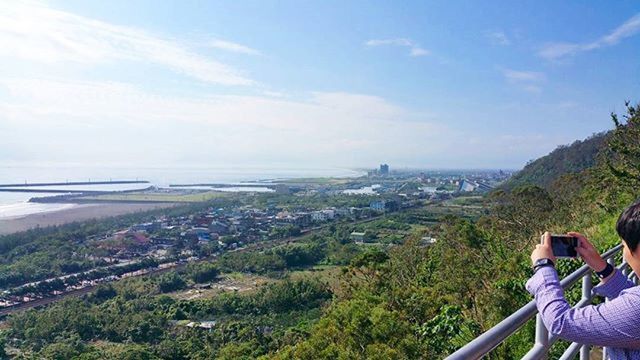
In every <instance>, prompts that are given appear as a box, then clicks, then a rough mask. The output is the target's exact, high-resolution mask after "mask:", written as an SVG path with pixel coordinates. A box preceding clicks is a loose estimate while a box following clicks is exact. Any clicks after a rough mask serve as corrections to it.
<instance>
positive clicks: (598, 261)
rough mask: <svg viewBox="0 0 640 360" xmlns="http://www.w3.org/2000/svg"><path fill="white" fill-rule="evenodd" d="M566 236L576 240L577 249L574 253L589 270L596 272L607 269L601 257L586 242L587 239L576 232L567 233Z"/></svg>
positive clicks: (587, 241)
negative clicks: (573, 237) (576, 253)
mask: <svg viewBox="0 0 640 360" xmlns="http://www.w3.org/2000/svg"><path fill="white" fill-rule="evenodd" d="M567 235H571V236H575V237H577V238H578V247H577V248H576V251H577V252H578V254H579V255H580V257H581V258H582V260H584V262H585V263H586V264H587V265H589V267H590V268H591V269H593V270H594V271H596V272H599V271H602V270H604V268H605V267H607V263H606V262H605V261H604V260H603V259H602V256H600V254H599V253H598V250H596V248H595V247H593V245H591V243H590V242H589V240H587V238H586V237H585V236H584V235H582V234H580V233H577V232H568V233H567Z"/></svg>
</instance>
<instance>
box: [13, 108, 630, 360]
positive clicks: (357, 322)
mask: <svg viewBox="0 0 640 360" xmlns="http://www.w3.org/2000/svg"><path fill="white" fill-rule="evenodd" d="M639 111H640V107H634V106H630V105H628V106H627V114H626V115H624V116H623V117H618V116H614V117H613V122H614V126H615V128H614V129H613V130H612V131H611V132H610V133H608V134H606V135H596V136H594V137H592V138H590V139H587V140H585V141H580V142H576V143H574V144H572V145H570V146H567V147H562V148H559V149H556V150H555V151H554V152H552V153H551V154H550V155H548V156H546V157H544V158H541V159H539V160H538V161H534V162H532V163H530V164H529V165H527V167H526V168H525V169H524V170H523V171H522V172H521V173H520V174H519V175H518V176H516V177H514V179H513V181H512V182H511V183H510V184H508V186H505V187H504V188H502V189H499V190H496V191H494V192H492V193H491V194H489V195H487V196H486V197H485V198H484V199H483V204H484V205H483V206H484V207H485V208H486V209H487V210H486V211H485V212H484V214H483V215H482V216H479V217H466V216H457V215H444V216H441V217H439V218H438V220H439V222H438V224H437V225H436V226H435V227H433V229H432V231H433V234H434V236H435V237H436V238H437V239H438V241H437V242H436V243H435V244H434V245H432V246H425V245H424V244H422V243H421V242H420V238H421V236H422V235H423V234H422V233H420V232H411V231H410V229H411V228H412V226H415V224H416V223H420V221H422V220H421V219H422V218H423V216H422V215H420V216H416V215H415V214H414V215H413V216H405V215H397V216H396V217H395V218H393V219H391V222H390V223H385V222H382V221H381V222H379V223H378V224H377V225H376V226H379V227H380V228H381V229H382V228H383V227H384V226H389V227H391V226H393V227H395V228H399V229H404V228H406V229H407V231H408V232H407V234H408V235H407V236H406V237H405V238H403V239H402V241H401V242H396V241H395V240H392V241H390V242H389V244H388V246H384V247H374V246H371V247H366V248H364V249H365V250H363V248H362V247H360V248H358V247H356V246H354V245H353V244H352V243H350V241H349V239H348V233H349V231H351V230H353V229H352V228H349V227H346V226H332V227H331V228H329V229H326V230H325V231H323V232H321V233H319V234H317V235H313V236H309V237H308V238H306V239H305V240H304V241H302V242H301V243H296V244H288V245H283V246H280V247H277V248H274V249H269V250H265V251H261V252H254V253H235V254H228V255H226V256H225V257H224V258H223V259H221V260H220V261H219V263H218V264H217V265H215V266H214V265H206V264H203V265H199V266H191V267H187V268H185V269H181V270H178V271H175V272H169V273H166V274H162V275H159V276H150V277H144V278H138V279H129V280H124V281H119V282H117V283H114V284H113V285H104V286H101V287H99V288H98V290H96V291H94V292H93V293H91V294H90V295H88V296H85V297H83V298H77V299H67V300H64V301H61V302H59V303H57V304H55V305H52V306H49V307H47V308H45V309H41V310H29V311H26V312H23V313H20V314H16V315H13V316H11V317H9V318H8V319H7V320H6V326H5V327H4V330H2V336H1V341H2V342H3V344H4V345H5V349H7V351H11V352H12V353H13V354H17V355H15V357H16V358H20V359H41V358H45V359H210V358H221V359H253V358H264V359H440V358H443V357H445V356H446V355H448V354H449V353H451V352H452V351H454V350H456V349H457V348H459V347H460V346H462V345H463V344H464V343H466V342H468V341H469V340H471V339H472V338H474V337H475V336H477V335H479V334H481V333H482V332H483V331H486V330H487V329H489V328H490V327H491V326H493V325H495V324H496V323H498V322H499V321H500V320H502V319H503V318H504V317H505V316H507V315H508V314H510V313H511V312H513V311H514V310H515V309H517V308H518V307H520V306H522V305H524V304H526V303H527V302H528V301H530V300H531V298H530V296H529V294H528V293H527V292H526V291H525V289H524V284H525V282H526V280H527V279H528V278H529V277H530V275H531V270H530V264H529V263H530V260H529V255H530V252H531V249H532V248H533V246H534V244H535V243H536V242H537V240H538V239H539V235H540V233H542V232H543V231H545V230H549V231H553V232H560V233H562V232H566V231H570V230H576V231H580V232H582V233H584V234H586V235H587V236H588V237H589V238H590V239H592V241H593V242H594V243H595V245H596V246H597V247H598V248H599V249H600V250H605V249H608V248H610V247H611V246H613V245H614V244H616V243H618V242H619V239H618V238H617V236H616V233H615V231H614V228H613V226H614V223H615V220H616V218H617V216H618V215H619V213H620V211H621V209H623V208H624V207H625V206H626V205H628V204H629V203H630V202H631V201H633V200H634V199H635V198H636V197H637V196H638V195H639V194H638V190H637V189H638V188H639V187H638V185H640V176H639V175H640V174H639V169H640V113H639ZM385 221H386V220H385ZM385 224H386V225H385ZM407 226H408V227H407ZM35 235H37V234H34V235H33V236H35ZM51 236H54V235H51ZM30 243H34V244H37V243H38V241H37V240H33V241H31V242H30ZM396 243H397V244H396ZM20 248H21V247H20V246H17V245H16V246H11V245H10V244H9V246H8V248H5V249H4V250H3V251H2V253H3V254H4V255H3V256H5V258H6V257H7V256H9V255H8V254H10V256H11V257H19V256H20V254H19V253H15V251H16V249H20ZM316 265H325V266H336V267H337V269H339V270H340V271H337V272H333V273H331V276H330V277H328V276H314V275H313V272H311V274H308V275H307V276H304V277H296V276H294V274H295V273H296V270H299V269H305V268H309V267H310V266H316ZM79 266H82V264H80V265H79ZM579 266H580V263H579V262H572V261H565V262H560V263H559V264H558V269H559V272H560V273H561V276H562V275H566V274H568V273H569V272H571V271H573V270H575V269H576V268H577V267H579ZM49 271H52V270H49ZM56 271H57V270H56ZM231 272H244V273H253V274H261V275H266V276H268V277H269V278H270V279H272V280H271V281H269V283H268V284H266V285H264V286H262V287H259V288H258V289H257V290H256V291H253V292H247V293H238V292H231V293H223V294H221V295H219V296H216V297H212V298H207V299H198V300H188V299H177V298H176V297H174V296H169V294H170V293H171V292H174V291H176V290H179V289H184V288H186V287H189V286H191V285H193V284H197V283H202V282H210V281H214V282H215V281H216V279H217V278H219V277H220V276H221V273H231ZM325 275H326V274H325ZM5 281H6V280H5ZM567 296H568V298H569V299H570V301H574V302H575V301H576V300H577V299H579V297H580V289H579V288H575V289H571V290H570V291H568V292H567ZM184 321H215V324H216V325H215V327H213V328H211V329H209V330H203V329H201V328H197V327H189V326H183V325H181V324H183V322H184ZM533 333H534V328H533V323H532V322H530V323H529V324H527V325H526V326H525V327H524V328H523V329H522V330H521V331H520V332H518V333H517V335H516V336H514V337H513V338H510V339H509V340H508V341H507V342H506V343H505V344H503V345H501V346H499V347H498V348H497V349H495V350H494V351H493V352H492V353H491V354H490V355H489V356H488V358H489V359H513V358H519V357H521V356H522V355H524V353H526V351H528V349H529V348H530V347H531V344H532V341H533ZM564 346H566V343H563V342H558V343H557V344H556V345H554V347H553V350H552V352H553V353H552V355H551V357H552V358H556V357H557V354H559V353H560V352H561V351H562V350H563V347H564Z"/></svg>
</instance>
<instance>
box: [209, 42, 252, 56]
mask: <svg viewBox="0 0 640 360" xmlns="http://www.w3.org/2000/svg"><path fill="white" fill-rule="evenodd" d="M209 45H210V46H211V47H213V48H216V49H221V50H226V51H231V52H237V53H241V54H246V55H260V54H261V53H260V51H258V50H256V49H252V48H250V47H248V46H244V45H240V44H238V43H234V42H231V41H225V40H220V39H216V40H213V41H211V43H210V44H209Z"/></svg>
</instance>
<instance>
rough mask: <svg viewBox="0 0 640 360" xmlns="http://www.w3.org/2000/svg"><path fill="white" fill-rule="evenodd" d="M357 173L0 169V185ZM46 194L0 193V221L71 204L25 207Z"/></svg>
mask: <svg viewBox="0 0 640 360" xmlns="http://www.w3.org/2000/svg"><path fill="white" fill-rule="evenodd" d="M362 174H363V173H362V172H360V171H356V170H352V169H345V168H305V169H301V168H278V167H238V166H206V167H205V166H202V167H114V166H104V167H103V166H79V165H46V166H33V165H24V166H23V165H0V184H24V183H38V182H48V183H49V182H77V181H86V182H90V181H109V180H147V181H149V182H150V183H149V184H118V185H75V186H55V187H39V189H52V188H55V189H69V190H70V191H73V190H83V189H84V190H114V191H115V190H132V189H141V188H146V187H148V186H151V185H155V186H158V187H166V186H169V185H170V184H190V183H191V184H192V183H222V184H234V183H240V182H251V181H269V180H277V179H292V178H305V177H354V176H360V175H362ZM51 195H56V194H47V193H9V192H0V219H7V218H13V217H21V216H25V215H29V214H34V213H41V212H48V211H57V210H61V209H66V208H71V207H73V206H74V205H73V204H39V203H29V202H28V201H29V199H30V198H32V197H41V196H51Z"/></svg>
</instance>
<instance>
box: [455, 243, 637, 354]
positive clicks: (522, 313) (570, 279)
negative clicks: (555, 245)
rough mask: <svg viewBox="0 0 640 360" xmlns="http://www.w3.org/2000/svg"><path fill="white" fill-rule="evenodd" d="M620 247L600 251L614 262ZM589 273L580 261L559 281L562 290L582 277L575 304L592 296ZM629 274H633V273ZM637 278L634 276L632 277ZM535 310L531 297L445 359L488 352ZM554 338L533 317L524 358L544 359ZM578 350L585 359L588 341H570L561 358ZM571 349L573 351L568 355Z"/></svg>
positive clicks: (524, 321)
mask: <svg viewBox="0 0 640 360" xmlns="http://www.w3.org/2000/svg"><path fill="white" fill-rule="evenodd" d="M621 249H622V244H619V245H617V246H615V247H613V248H611V249H609V250H608V251H607V252H605V253H604V254H603V255H602V258H603V259H604V260H606V261H607V262H609V263H613V256H614V255H616V254H617V253H618V252H619V251H620V250H621ZM618 268H619V269H621V270H623V269H624V270H626V269H627V268H628V265H627V264H626V263H624V262H623V263H622V264H620V266H618ZM591 273H592V270H591V269H590V268H589V267H588V266H587V265H583V266H582V267H580V268H579V269H578V270H576V271H574V272H572V273H571V274H569V275H568V276H567V277H565V278H564V279H562V280H561V281H560V285H561V286H562V288H563V289H564V290H567V289H568V288H570V287H571V286H573V285H574V284H575V283H576V282H578V280H580V279H582V280H583V284H582V299H581V300H580V302H579V303H578V304H576V305H575V306H574V307H583V306H585V305H588V304H590V303H591V299H592V297H593V294H592V286H591ZM630 276H634V277H635V275H633V273H632V274H631V275H630ZM637 280H638V279H637V277H635V279H634V281H637ZM536 314H538V309H537V308H536V302H535V300H531V301H530V302H528V303H527V304H526V305H524V306H523V307H521V308H520V309H518V310H516V311H515V312H514V313H513V314H511V315H509V316H508V317H507V318H505V319H504V320H502V321H501V322H499V323H498V324H497V325H495V326H494V327H492V328H491V329H489V330H487V331H486V332H484V333H483V334H482V335H480V336H478V337H477V338H475V339H474V340H472V341H471V342H469V343H468V344H466V345H465V346H463V347H462V348H460V349H458V350H457V351H456V352H454V353H453V354H451V355H449V356H448V357H447V358H446V359H445V360H471V359H480V358H482V357H483V356H485V355H487V354H488V353H489V352H491V350H493V349H495V348H496V347H497V346H498V345H500V344H502V343H503V342H504V341H505V340H506V339H507V338H508V337H509V336H511V335H513V334H514V333H515V332H516V331H518V330H519V329H520V328H521V327H522V326H524V324H526V323H527V321H529V320H530V319H531V318H533V317H534V316H536ZM557 339H558V337H557V336H554V335H551V336H549V334H548V332H547V329H546V327H545V326H544V323H543V322H542V319H541V317H540V316H539V315H538V316H537V321H536V342H535V344H534V345H533V347H532V348H531V350H529V352H528V353H527V354H526V355H525V356H524V357H523V359H544V358H545V357H546V355H547V353H548V351H549V348H550V347H551V345H553V343H554V342H555V341H556V340H557ZM578 351H581V359H588V351H589V347H588V345H582V344H577V345H574V344H572V345H571V346H569V348H568V349H567V351H565V354H563V357H562V358H563V359H564V358H567V359H570V358H571V356H575V355H576V354H577V352H578ZM571 353H572V354H573V355H571ZM584 354H587V357H586V358H583V356H584ZM565 355H567V357H565Z"/></svg>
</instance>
